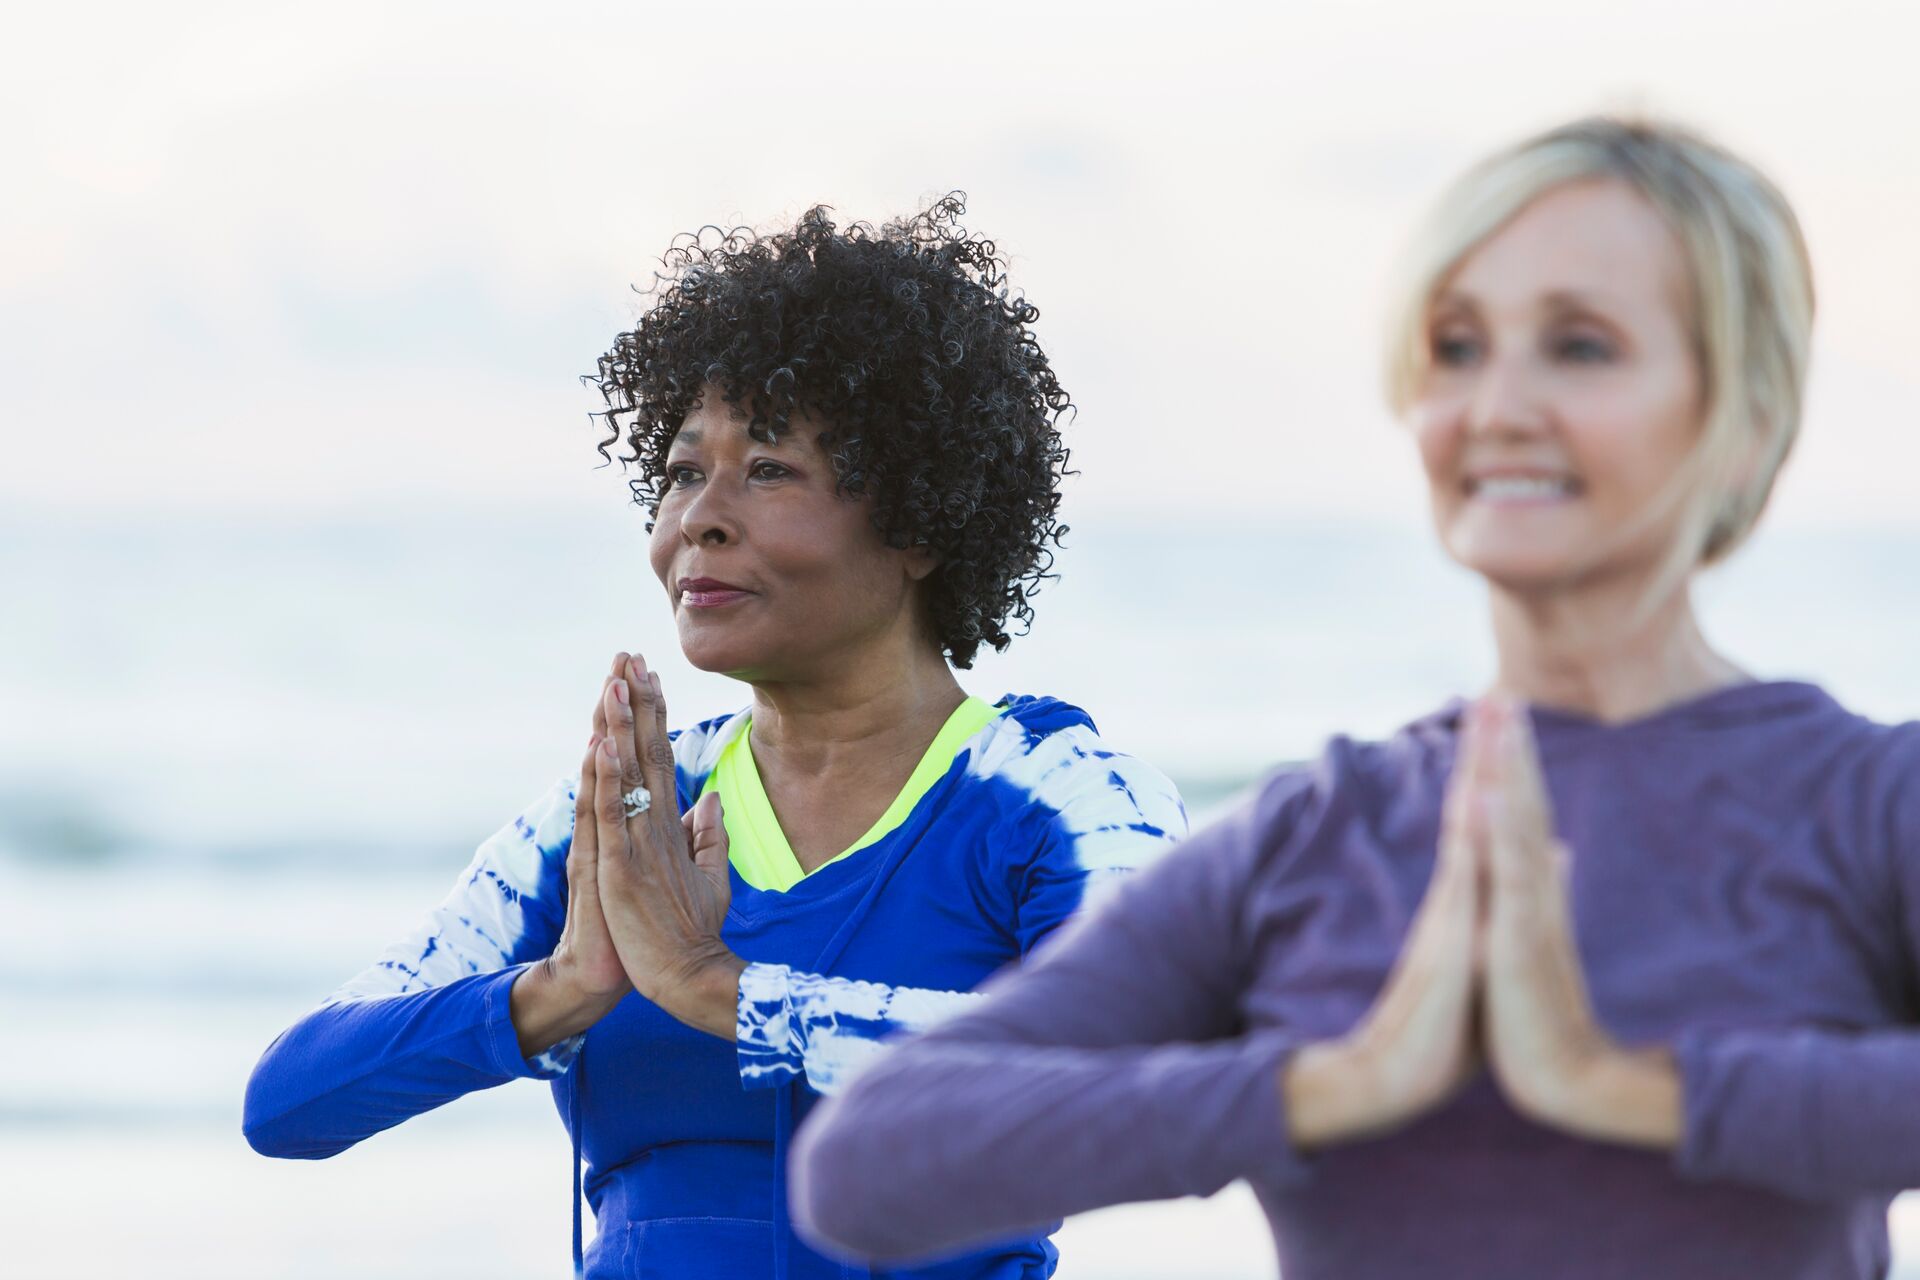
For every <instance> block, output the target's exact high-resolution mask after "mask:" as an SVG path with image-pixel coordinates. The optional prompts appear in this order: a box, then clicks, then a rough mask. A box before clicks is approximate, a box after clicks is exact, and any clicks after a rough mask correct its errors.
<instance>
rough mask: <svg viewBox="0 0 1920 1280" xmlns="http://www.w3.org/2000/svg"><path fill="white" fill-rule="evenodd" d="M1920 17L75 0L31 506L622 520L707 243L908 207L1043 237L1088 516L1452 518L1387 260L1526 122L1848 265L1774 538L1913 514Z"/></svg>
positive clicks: (24, 122)
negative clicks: (1755, 194)
mask: <svg viewBox="0 0 1920 1280" xmlns="http://www.w3.org/2000/svg"><path fill="white" fill-rule="evenodd" d="M1916 13H1920V8H1917V7H1916V6H1913V5H1911V4H1904V3H1891V2H1890V3H1883V4H1863V3H1852V4H1849V3H1828V4H1821V5H1817V6H1816V5H1813V4H1809V3H1804V2H1803V3H1795V4H1791V5H1788V4H1770V3H1761V2H1758V0H1749V2H1747V3H1739V4H1713V5H1699V4H1695V5H1688V4H1678V3H1674V2H1673V0H1659V2H1655V3H1648V2H1645V0H1620V2H1619V3H1613V4H1609V5H1606V6H1597V7H1596V6H1586V7H1580V8H1567V7H1562V6H1543V5H1540V4H1538V3H1537V0H1465V2H1464V3H1449V4H1446V5H1432V4H1428V3H1416V2H1412V0H1398V2H1395V3H1344V4H1315V5H1305V4H1277V5H1269V6H1262V7H1261V8H1259V9H1258V10H1255V9H1253V8H1251V7H1246V8H1242V7H1238V6H1235V7H1230V8H1229V7H1222V6H1213V5H1207V4H1192V3H1188V4H1181V5H1178V6H1166V7H1161V8H1157V9H1153V10H1136V9H1131V8H1123V7H1116V6H1113V5H1072V6H1069V5H1044V4H1035V3H1028V4H1014V5H992V4H987V5H982V4H974V5H955V4H950V3H945V4H938V5H931V4H928V5H909V4H889V5H861V4H841V5H837V6H834V7H831V8H825V7H821V6H811V5H808V6H801V5H778V6H775V5H756V4H729V5H726V6H676V7H673V8H671V9H670V8H668V7H667V6H660V5H649V4H635V3H619V4H592V5H588V4H575V5H569V4H553V5H543V6H532V5H525V4H514V5H481V4H473V3H458V4H426V3H419V4H400V5H395V4H330V5H326V6H316V5H310V4H302V5H262V4H233V5H209V4H201V5H184V6H183V5H167V6H150V5H138V6H136V5H103V4H66V5H60V6H44V5H43V6H37V7H36V10H35V11H32V12H30V13H27V14H24V15H21V16H18V17H16V18H15V19H14V20H13V22H12V23H11V24H10V28H11V31H10V39H9V40H8V41H7V42H6V47H5V49H4V50H0V119H4V120H5V121H6V122H7V123H6V124H5V125H4V126H0V167H3V168H0V171H4V172H6V173H8V174H9V175H10V181H9V182H8V184H7V185H8V186H9V188H10V189H11V194H10V195H9V196H8V198H7V199H5V200H4V201H0V340H3V345H0V350H4V355H3V356H0V431H3V432H4V433H5V440H4V445H5V450H6V454H5V456H6V457H7V460H8V461H7V465H6V466H5V467H4V468H0V502H3V503H5V504H6V506H7V507H8V508H9V509H12V510H14V511H19V510H21V509H23V508H24V509H26V510H29V511H32V510H47V509H51V511H52V512H54V513H56V514H57V513H66V514H73V515H89V516H90V515H94V514H105V513H109V512H116V511H117V512H128V511H133V512H145V511H148V510H151V511H153V512H154V513H155V514H156V515H159V514H161V513H166V512H183V511H192V512H196V513H201V512H209V511H212V512H254V511H272V512H287V511H292V512H300V511H308V510H311V511H316V512H323V511H327V510H332V509H338V508H343V507H344V508H355V507H387V506H407V507H416V508H417V507H420V506H423V505H426V506H431V505H434V504H449V505H454V506H465V507H471V506H485V505H492V504H498V503H502V502H507V501H511V502H513V503H515V504H518V505H520V506H522V507H523V508H525V509H542V508H561V507H573V506H575V505H577V504H578V503H581V502H596V503H597V502H612V503H618V502H619V501H621V496H622V494H623V493H624V490H623V489H622V487H621V485H620V482H619V481H618V480H617V479H615V478H614V477H612V476H610V475H609V474H607V473H605V472H597V473H596V472H595V471H593V470H592V469H591V464H592V463H594V462H595V461H596V459H595V458H594V456H593V454H592V452H591V441H592V439H593V436H594V433H593V430H592V428H591V427H590V425H589V424H588V423H587V421H586V419H585V416H584V415H585V413H586V412H587V411H588V410H589V409H590V408H593V407H594V403H593V399H592V397H591V395H590V393H588V392H587V391H586V390H585V389H583V388H582V387H580V386H579V384H578V383H577V381H576V379H577V377H578V375H579V374H581V373H583V372H586V371H587V370H589V369H591V368H592V366H593V361H594V359H595V357H596V356H597V355H598V354H599V353H600V352H601V351H602V350H603V349H604V348H605V347H606V345H607V343H608V340H609V339H610V338H611V337H612V335H613V334H614V333H615V332H616V330H618V329H619V328H621V327H623V326H624V325H625V324H627V323H629V322H630V321H631V319H632V318H633V316H634V314H635V311H634V306H635V299H634V296H633V295H632V293H631V292H630V291H629V288H628V286H629V285H630V284H631V283H633V282H636V281H639V282H644V281H645V280H646V279H647V278H648V273H649V270H650V268H651V266H652V265H653V262H654V259H655V258H656V257H657V255H658V254H659V252H660V251H661V250H662V249H663V248H664V247H665V246H666V244H667V243H668V241H669V240H670V238H671V237H672V235H673V234H674V233H675V232H676V231H680V230H683V229H688V228H692V227H695V226H698V225H699V224H701V223H704V222H710V221H712V222H731V221H746V222H751V223H756V224H763V225H764V224H768V223H775V222H779V221H781V220H782V219H788V218H791V216H792V215H793V214H795V213H796V212H797V211H799V210H800V209H802V208H804V207H805V206H806V205H808V204H811V203H814V202H826V203H830V204H833V205H835V206H837V207H838V208H839V209H841V210H842V211H843V212H844V213H845V214H846V215H847V216H849V217H864V218H871V219H875V220H878V219H881V218H885V217H887V216H890V215H894V214H898V213H902V212H906V211H911V210H913V209H914V208H916V207H918V206H919V205H920V204H921V203H922V202H923V201H924V200H925V199H926V198H928V197H929V196H932V195H936V194H938V193H940V192H944V191H946V190H948V189H950V188H963V189H965V190H967V191H968V192H970V193H971V197H972V199H971V204H972V213H971V215H970V219H969V220H970V222H971V224H972V225H973V226H974V227H976V228H977V229H978V230H980V231H983V232H985V233H987V234H989V235H991V236H993V237H994V238H995V239H996V240H998V241H999V243H1000V244H1001V245H1002V247H1003V248H1004V249H1006V250H1007V251H1009V252H1010V253H1011V254H1012V255H1013V257H1014V262H1015V272H1014V274H1015V282H1016V284H1018V285H1021V286H1023V287H1024V288H1025V290H1026V292H1027V293H1028V295H1029V296H1030V297H1031V298H1032V299H1033V300H1034V301H1035V302H1036V303H1037V304H1038V305H1039V307H1040V308H1041V311H1042V312H1043V317H1042V319H1041V321H1040V325H1039V332H1040V335H1041V338H1042V341H1043V342H1044V343H1045V344H1046V345H1047V346H1048V348H1049V350H1050V352H1051V353H1052V355H1053V357H1054V361H1055V364H1056V366H1057V367H1058V369H1059V370H1060V372H1061V374H1062V378H1063V381H1064V382H1065V383H1066V385H1067V387H1068V389H1069V390H1070V391H1071V392H1073V394H1074V395H1075V398H1076V399H1077V400H1078V401H1079V403H1080V405H1081V413H1080V416H1079V418H1078V420H1077V421H1076V422H1075V423H1073V425H1072V427H1071V429H1070V436H1069V439H1070V442H1071V443H1072V445H1073V447H1074V449H1075V458H1076V461H1077V463H1078V464H1079V466H1080V468H1081V470H1082V472H1083V474H1082V475H1081V476H1080V477H1079V478H1078V480H1076V481H1075V482H1074V487H1073V490H1072V492H1071V495H1070V498H1069V514H1071V513H1072V511H1074V510H1076V509H1078V510H1081V511H1083V512H1084V511H1087V510H1090V509H1094V508H1098V509H1100V510H1103V511H1105V510H1109V509H1110V510H1113V511H1115V512H1130V513H1140V514H1143V515H1144V514H1149V513H1151V514H1156V515H1164V516H1166V517H1168V518H1172V519H1176V520H1179V521H1183V522H1184V521H1198V520H1206V519H1214V518H1220V517H1223V516H1232V517H1234V518H1236V519H1239V518H1249V519H1260V518H1266V517H1270V516H1274V515H1285V516H1293V515H1302V514H1306V515H1322V514H1338V515H1342V516H1352V517H1356V518H1378V517H1393V516H1396V515H1413V514H1416V513H1417V511H1418V507H1419V503H1420V497H1419V489H1418V486H1417V485H1416V483H1415V479H1414V471H1413V465H1414V464H1413V459H1412V457H1411V452H1410V450H1409V449H1408V448H1406V447H1405V446H1404V444H1403V443H1402V442H1401V441H1400V440H1399V439H1398V438H1397V436H1396V434H1395V431H1394V428H1393V427H1392V425H1391V424H1390V422H1389V420H1388V418H1387V416H1386V413H1385V411H1384V409H1383V408H1382V406H1381V403H1380V399H1379V395H1378V391H1377V377H1376V351H1377V345H1378V329H1379V321H1380V314H1381V309H1382V307H1381V303H1382V297H1381V295H1382V286H1383V281H1384V277H1385V274H1386V267H1387V265H1388V263H1389V262H1390V260H1391V258H1392V256H1393V254H1394V252H1395V250H1396V249H1397V247H1398V246H1399V244H1400V243H1401V241H1402V239H1403V237H1404V236H1405V234H1406V233H1407V231H1408V229H1409V228H1410V227H1411V226H1412V224H1413V222H1414V220H1415V218H1416V216H1417V215H1418V213H1419V211H1420V210H1421V208H1422V206H1423V205H1424V203H1425V202H1426V201H1427V200H1428V199H1430V198H1431V197H1432V195H1433V194H1434V193H1435V191H1436V190H1437V188H1438V187H1439V186H1440V185H1441V184H1442V183H1443V182H1444V181H1445V180H1446V179H1447V178H1448V177H1449V176H1451V175H1452V174H1453V173H1454V172H1456V171H1457V170H1458V169H1460V168H1462V167H1463V166H1464V165H1466V164H1467V163H1469V162H1471V161H1472V160H1473V159H1475V158H1477V157H1478V156H1479V155H1480V154H1482V153H1483V152H1485V151H1486V150H1488V149H1489V148H1491V147H1494V146H1496V145H1499V144H1501V143H1504V142H1507V141H1509V140H1511V139H1513V138H1515V137H1517V136H1519V135H1520V134H1522V133H1524V132H1528V131H1531V130H1533V129H1536V128H1538V127H1541V126H1544V125H1548V124H1551V123H1554V122H1556V121H1558V120H1560V119H1562V118H1564V117H1567V116H1569V115H1572V114H1577V113H1580V112H1584V111H1587V110H1591V109H1595V108H1607V107H1623V106H1624V107H1642V108H1647V109H1652V110H1657V111H1660V112H1663V113H1665V114H1670V115H1674V116H1677V117H1680V118H1682V119H1685V120H1688V121H1690V122H1693V123H1695V124H1697V125H1699V126H1701V127H1703V128H1705V129H1707V130H1708V131H1709V132H1711V133H1714V134H1716V135H1717V136H1719V137H1720V138H1721V139H1722V140H1724V141H1725V142H1727V143H1729V144H1730V145H1732V146H1733V147H1735V148H1736V149H1738V150H1741V151H1743V152H1744V153H1746V154H1747V155H1749V156H1750V157H1752V158H1753V159H1755V160H1756V161H1758V162H1759V163H1760V164H1761V165H1762V166H1763V167H1764V168H1766V169H1768V170H1769V171H1770V172H1771V173H1772V174H1773V175H1774V176H1775V177H1776V178H1777V179H1778V180H1779V181H1780V182H1781V183H1782V185H1783V186H1784V187H1785V188H1786V190H1787V192H1788V194H1789V195H1790V197H1791V198H1792V199H1793V200H1794V202H1795V204H1796V206H1797V208H1798V210H1799V212H1800V214H1801V216H1802V219H1803V221H1804V223H1805V225H1806V227H1807V231H1808V234H1809V237H1810V240H1811V243H1812V248H1813V253H1814V259H1815V266H1816V271H1817V275H1818V282H1819V289H1820V307H1821V315H1820V321H1819V328H1818V335H1819V336H1818V340H1817V352H1816V367H1815V374H1814V386H1813V390H1812V398H1811V408H1810V413H1809V417H1808V421H1807V424H1806V429H1805V435H1804V436H1803V440H1802V446H1801V450H1800V452H1799V455H1798V456H1797V458H1796V459H1795V461H1794V463H1793V464H1792V465H1791V467H1790V469H1789V472H1788V475H1787V477H1786V479H1785V481H1784V483H1783V487H1782V490H1781V492H1780V497H1779V500H1778V503H1777V506H1776V509H1775V515H1774V518H1775V519H1776V520H1781V521H1794V522H1808V523H1824V522H1833V521H1841V522H1861V521H1866V522H1876V523H1914V522H1920V514H1916V511H1920V503H1917V502H1916V501H1915V500H1914V498H1915V495H1916V493H1917V492H1920V485H1916V481H1915V478H1914V477H1915V471H1916V464H1920V430H1917V429H1916V427H1917V426H1920V367H1917V366H1916V363H1915V361H1914V360H1913V359H1912V358H1911V355H1910V351H1911V347H1912V344H1913V342H1914V337H1915V330H1916V325H1915V317H1914V304H1913V299H1914V298H1915V297H1916V296H1920V236H1916V235H1915V234H1914V230H1913V228H1914V227H1915V226H1916V225H1920V165H1916V163H1915V161H1916V159H1920V75H1917V74H1916V73H1915V67H1914V65H1913V57H1912V50H1913V49H1914V48H1915V47H1916V38H1920V17H1917V16H1916Z"/></svg>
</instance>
